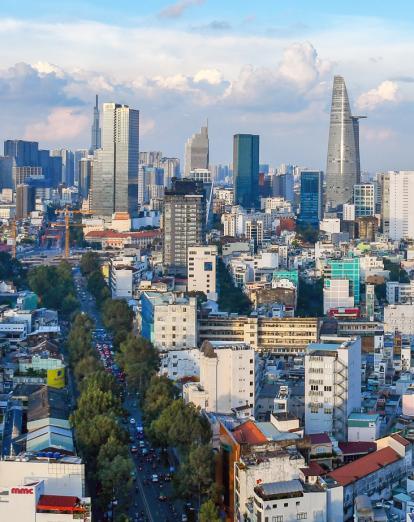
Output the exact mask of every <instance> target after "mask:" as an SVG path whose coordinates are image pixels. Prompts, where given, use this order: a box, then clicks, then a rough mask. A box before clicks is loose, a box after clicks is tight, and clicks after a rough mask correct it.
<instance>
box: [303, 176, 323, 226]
mask: <svg viewBox="0 0 414 522" xmlns="http://www.w3.org/2000/svg"><path fill="white" fill-rule="evenodd" d="M321 219H322V172H321V171H311V170H302V171H301V173H300V214H299V220H298V221H299V223H301V224H302V225H305V226H306V225H307V224H309V225H313V226H317V225H318V224H319V221H320V220H321Z"/></svg>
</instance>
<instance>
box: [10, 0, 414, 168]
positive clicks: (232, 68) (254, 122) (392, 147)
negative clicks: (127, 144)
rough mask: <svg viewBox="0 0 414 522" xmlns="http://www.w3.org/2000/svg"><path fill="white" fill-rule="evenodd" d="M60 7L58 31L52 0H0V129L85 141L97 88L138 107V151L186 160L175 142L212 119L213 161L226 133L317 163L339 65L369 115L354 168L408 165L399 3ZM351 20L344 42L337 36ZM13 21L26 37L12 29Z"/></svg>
mask: <svg viewBox="0 0 414 522" xmlns="http://www.w3.org/2000/svg"><path fill="white" fill-rule="evenodd" d="M26 4H27V2H26ZM62 4H63V5H62V12H59V25H58V27H59V30H57V29H56V27H57V26H56V19H57V18H58V14H57V13H56V12H55V10H54V9H53V6H52V5H51V3H50V2H41V5H40V9H39V12H33V10H32V9H30V6H29V5H27V9H26V10H25V9H19V10H15V9H14V8H12V7H10V6H9V7H7V8H6V9H5V11H4V13H3V19H2V20H1V19H0V33H1V34H2V37H3V39H4V41H5V42H6V41H7V46H6V45H5V46H4V48H5V49H7V55H6V54H4V55H3V56H2V58H3V62H2V63H3V70H2V71H0V87H1V89H0V93H2V100H3V106H4V107H5V108H4V115H3V120H2V124H1V125H0V135H1V137H2V138H4V139H5V138H7V137H13V138H22V139H33V140H39V141H41V142H42V143H44V146H45V147H50V148H56V147H71V148H77V147H81V148H86V147H88V146H89V141H90V138H89V136H90V134H89V133H90V124H91V122H90V114H91V110H92V106H93V100H94V96H95V94H96V93H98V94H99V96H100V99H101V101H105V102H111V101H116V102H120V103H125V104H128V105H130V106H135V107H138V108H139V109H140V111H141V114H142V126H141V130H142V149H143V150H151V149H155V150H159V149H160V150H163V151H164V153H165V155H166V156H179V157H180V158H181V159H183V153H184V151H183V144H184V143H185V141H186V140H187V139H188V137H189V136H191V135H192V134H193V133H194V130H195V129H197V128H199V126H200V125H201V124H202V123H203V122H204V121H205V120H206V118H209V122H210V123H209V127H210V137H211V163H212V164H217V163H226V162H229V161H230V160H231V150H232V136H233V134H235V133H255V134H260V136H261V143H262V151H261V152H262V155H261V161H262V162H270V163H272V164H278V163H282V162H285V163H286V162H295V163H297V164H300V165H302V166H303V167H308V168H316V169H323V170H324V169H325V157H326V150H327V145H326V142H327V136H328V129H329V102H330V94H329V92H330V86H331V83H332V78H333V76H334V75H335V74H340V75H342V76H343V77H344V78H345V80H346V82H347V86H348V91H349V94H350V98H351V111H352V112H353V113H354V114H358V113H359V112H362V111H363V113H364V114H367V115H368V116H369V121H368V122H367V124H366V125H364V129H363V131H362V132H361V168H362V170H369V171H375V170H388V169H393V168H396V169H402V168H409V167H410V164H409V162H410V156H409V152H408V151H409V129H408V121H409V119H410V118H409V115H410V111H412V110H413V108H412V99H413V92H412V82H411V79H412V74H411V73H412V71H411V70H410V68H409V66H407V64H409V63H410V60H409V57H410V56H411V55H413V54H414V49H413V48H412V46H411V43H409V42H408V43H407V41H406V40H407V39H406V38H405V36H406V35H407V34H409V33H410V29H411V27H410V24H409V23H408V22H406V21H404V20H405V18H406V17H405V16H403V15H402V13H400V14H399V15H398V14H397V13H396V12H397V11H398V9H394V10H391V9H390V8H386V7H380V8H378V6H376V8H375V11H372V5H371V6H370V5H369V4H372V3H371V2H368V3H367V4H368V5H364V6H357V5H356V4H355V2H352V3H351V4H352V5H350V6H347V7H341V8H339V7H336V8H331V9H332V10H331V11H330V12H326V10H325V8H326V6H322V3H321V2H316V5H315V4H314V5H312V10H313V11H312V12H310V11H311V10H310V9H309V8H308V7H307V6H306V4H305V3H304V2H295V3H294V5H292V6H291V7H290V8H289V9H288V8H283V7H282V6H280V5H279V6H277V5H272V3H271V2H264V3H263V5H264V6H265V7H259V8H257V9H255V10H254V11H252V10H251V8H249V7H248V6H243V7H241V8H240V11H239V10H238V11H237V15H233V14H232V9H231V4H232V2H229V5H226V6H225V7H223V6H221V7H219V6H218V3H217V2H215V1H213V0H211V1H205V2H190V3H188V2H187V3H184V5H185V6H186V7H184V8H182V9H181V7H180V6H181V4H182V2H181V3H180V2H176V3H174V2H165V1H164V2H161V1H157V2H153V3H151V5H150V6H148V5H147V6H145V5H142V6H139V9H138V8H137V6H135V7H134V5H132V4H130V5H128V6H126V7H127V8H126V12H125V13H121V14H119V16H117V17H114V16H113V14H114V12H115V10H114V8H111V7H110V5H109V3H108V2H104V3H103V5H101V4H100V9H96V3H95V2H93V1H92V0H89V2H86V4H85V5H83V4H82V5H81V4H79V3H75V4H74V5H72V6H70V5H69V3H66V2H63V3H62ZM187 4H188V5H187ZM400 4H402V5H404V3H403V2H400ZM42 8H44V9H42ZM408 9H410V10H411V9H412V8H411V7H407V10H408ZM321 11H324V12H323V13H321ZM393 11H395V12H393ZM23 12H24V13H25V14H24V15H23V14H22V13H23ZM372 12H375V16H374V15H373V14H372ZM265 15H266V16H265ZM408 18H409V17H408ZM62 20H63V21H62ZM349 26H352V27H353V37H352V42H351V41H349V38H348V39H347V40H346V41H347V42H348V43H347V45H346V46H343V45H341V44H340V43H341V42H342V41H343V38H344V36H345V34H346V30H347V28H348V27H349ZM22 31H24V32H25V34H29V35H30V36H29V37H28V38H26V37H25V39H22V38H21V33H22ZM148 32H151V34H152V35H154V36H153V37H152V38H151V39H148ZM39 35H41V37H40V36H39ZM23 41H24V42H25V43H22V42H23ZM97 41H99V46H97V45H96V42H97ZM143 41H145V47H143ZM386 41H392V42H393V44H392V45H388V44H387V45H385V42H386ZM45 42H47V45H45ZM373 42H375V45H374V43H373ZM98 47H99V49H98ZM137 47H139V48H141V49H142V48H145V49H146V52H145V53H136V48H137ZM356 48H358V53H356V52H355V51H356ZM190 49H191V52H189V50H190ZM219 50H220V52H219ZM0 53H1V51H0ZM3 53H4V51H3ZM138 55H139V59H138ZM103 57H105V59H103ZM362 71H364V74H363V75H362V74H361V73H362ZM29 109H30V110H29ZM224 115H225V118H223V116H224ZM407 116H408V117H407Z"/></svg>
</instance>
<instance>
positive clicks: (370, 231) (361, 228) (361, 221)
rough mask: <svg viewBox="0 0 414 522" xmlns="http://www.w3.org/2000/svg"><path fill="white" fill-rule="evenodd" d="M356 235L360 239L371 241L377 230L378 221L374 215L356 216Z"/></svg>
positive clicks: (373, 239)
mask: <svg viewBox="0 0 414 522" xmlns="http://www.w3.org/2000/svg"><path fill="white" fill-rule="evenodd" d="M355 221H356V225H357V227H356V228H357V237H358V238H359V239H361V240H362V241H368V242H369V243H372V242H374V241H375V235H376V233H377V230H378V221H377V218H376V217H375V216H363V217H358V218H356V220H355Z"/></svg>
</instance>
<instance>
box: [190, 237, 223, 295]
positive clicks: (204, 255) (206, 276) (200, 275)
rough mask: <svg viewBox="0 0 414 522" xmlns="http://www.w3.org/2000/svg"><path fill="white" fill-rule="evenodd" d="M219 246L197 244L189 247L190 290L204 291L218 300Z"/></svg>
mask: <svg viewBox="0 0 414 522" xmlns="http://www.w3.org/2000/svg"><path fill="white" fill-rule="evenodd" d="M216 267H217V246H216V245H209V246H195V247H191V248H189V249H188V284H187V287H188V291H189V292H203V293H204V294H205V295H206V296H207V299H211V300H213V301H217V281H216Z"/></svg>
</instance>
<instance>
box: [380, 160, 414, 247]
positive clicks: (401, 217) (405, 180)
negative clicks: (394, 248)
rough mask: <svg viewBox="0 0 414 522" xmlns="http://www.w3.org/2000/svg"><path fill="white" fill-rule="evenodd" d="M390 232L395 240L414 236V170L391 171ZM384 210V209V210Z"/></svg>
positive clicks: (390, 236)
mask: <svg viewBox="0 0 414 522" xmlns="http://www.w3.org/2000/svg"><path fill="white" fill-rule="evenodd" d="M388 176H389V207H388V208H389V210H388V216H389V232H388V237H389V238H390V239H392V240H394V241H399V240H400V239H413V238H414V171H412V170H410V171H407V170H405V171H403V170H402V171H399V172H389V173H388ZM383 212H384V210H383Z"/></svg>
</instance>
